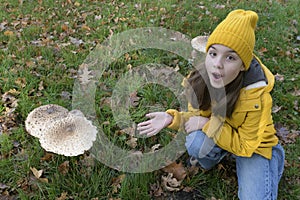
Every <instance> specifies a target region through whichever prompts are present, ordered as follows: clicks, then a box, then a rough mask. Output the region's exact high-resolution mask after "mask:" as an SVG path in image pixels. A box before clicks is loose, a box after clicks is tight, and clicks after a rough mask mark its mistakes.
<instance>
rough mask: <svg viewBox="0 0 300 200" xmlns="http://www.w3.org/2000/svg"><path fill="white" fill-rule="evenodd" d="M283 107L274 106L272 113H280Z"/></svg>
mask: <svg viewBox="0 0 300 200" xmlns="http://www.w3.org/2000/svg"><path fill="white" fill-rule="evenodd" d="M281 108H282V106H273V108H272V113H278V112H279V111H280V110H281Z"/></svg>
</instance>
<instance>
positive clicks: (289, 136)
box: [275, 124, 300, 144]
mask: <svg viewBox="0 0 300 200" xmlns="http://www.w3.org/2000/svg"><path fill="white" fill-rule="evenodd" d="M275 128H276V135H277V136H278V137H279V139H280V140H281V141H282V142H283V143H284V144H291V143H295V142H296V139H297V138H298V137H299V136H300V131H296V130H288V129H287V128H286V127H284V126H282V125H280V124H275Z"/></svg>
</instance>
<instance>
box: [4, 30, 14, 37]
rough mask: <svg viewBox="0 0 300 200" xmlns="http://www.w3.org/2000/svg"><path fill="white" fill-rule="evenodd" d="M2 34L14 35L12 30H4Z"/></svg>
mask: <svg viewBox="0 0 300 200" xmlns="http://www.w3.org/2000/svg"><path fill="white" fill-rule="evenodd" d="M4 35H5V36H13V35H14V32H12V31H8V30H7V31H4Z"/></svg>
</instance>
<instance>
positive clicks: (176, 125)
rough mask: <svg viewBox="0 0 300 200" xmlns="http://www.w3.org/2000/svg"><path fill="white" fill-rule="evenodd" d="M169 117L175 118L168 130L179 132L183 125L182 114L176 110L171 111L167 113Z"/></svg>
mask: <svg viewBox="0 0 300 200" xmlns="http://www.w3.org/2000/svg"><path fill="white" fill-rule="evenodd" d="M166 113H168V114H169V115H171V116H172V117H173V120H172V122H171V124H170V125H169V126H168V128H170V129H173V130H178V129H179V128H180V124H181V115H180V113H179V112H178V111H177V110H175V109H169V110H167V111H166Z"/></svg>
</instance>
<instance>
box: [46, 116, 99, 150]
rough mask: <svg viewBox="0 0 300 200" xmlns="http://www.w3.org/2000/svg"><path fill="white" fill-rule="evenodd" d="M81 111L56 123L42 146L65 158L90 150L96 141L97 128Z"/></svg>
mask: <svg viewBox="0 0 300 200" xmlns="http://www.w3.org/2000/svg"><path fill="white" fill-rule="evenodd" d="M80 113H81V112H80V111H71V112H70V113H69V114H68V116H67V117H65V118H63V119H60V120H57V121H54V122H53V123H52V124H51V125H50V126H49V127H48V129H47V130H45V132H44V134H43V137H41V138H40V143H41V146H42V147H43V148H44V149H45V150H46V151H50V152H53V153H57V154H62V155H65V156H77V155H80V154H83V153H84V151H86V150H89V149H90V148H91V147H92V146H93V142H94V141H95V140H96V135H97V128H96V127H95V126H93V124H92V123H91V121H89V120H87V119H86V118H85V117H84V116H83V114H82V113H81V114H82V115H81V114H80Z"/></svg>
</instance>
